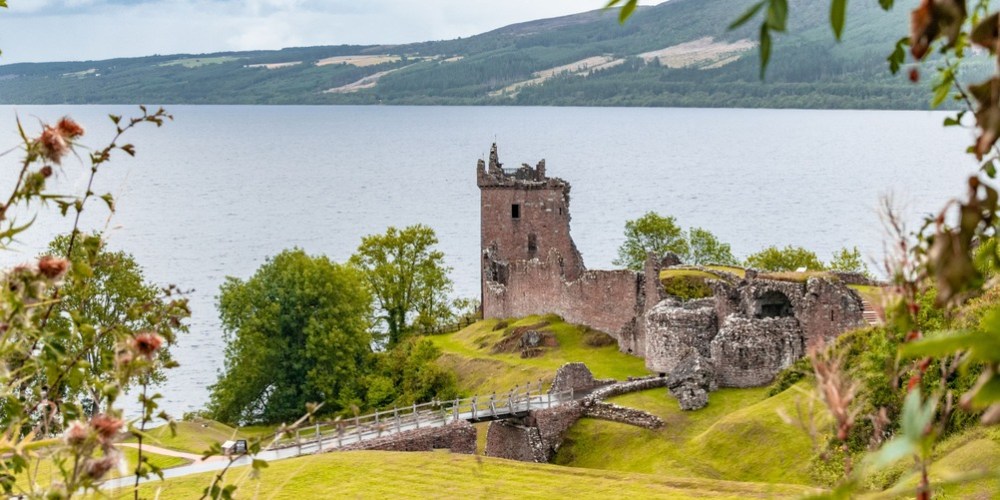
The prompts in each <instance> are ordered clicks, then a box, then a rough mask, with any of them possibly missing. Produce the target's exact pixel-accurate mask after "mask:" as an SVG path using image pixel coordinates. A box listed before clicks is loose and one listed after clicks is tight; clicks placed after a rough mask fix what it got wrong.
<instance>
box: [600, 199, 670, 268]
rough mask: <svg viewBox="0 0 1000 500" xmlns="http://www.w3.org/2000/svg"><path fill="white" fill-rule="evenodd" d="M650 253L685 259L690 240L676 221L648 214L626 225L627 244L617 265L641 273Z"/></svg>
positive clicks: (619, 253) (616, 260) (623, 245)
mask: <svg viewBox="0 0 1000 500" xmlns="http://www.w3.org/2000/svg"><path fill="white" fill-rule="evenodd" d="M649 252H653V253H656V254H657V255H662V254H665V253H667V252H673V253H675V254H677V255H678V256H680V257H682V258H683V257H684V256H686V255H687V254H688V242H687V239H686V238H685V236H684V231H683V230H682V229H681V228H680V227H679V226H678V225H677V220H676V219H674V218H673V217H663V216H662V215H659V214H657V213H655V212H647V213H646V214H645V215H643V216H642V217H639V218H638V219H635V220H630V221H627V222H625V242H624V243H622V245H621V246H620V247H619V248H618V258H617V259H615V260H614V264H615V265H616V266H624V267H626V268H628V269H632V270H635V271H638V270H640V269H642V266H643V264H644V263H645V262H646V255H647V254H648V253H649Z"/></svg>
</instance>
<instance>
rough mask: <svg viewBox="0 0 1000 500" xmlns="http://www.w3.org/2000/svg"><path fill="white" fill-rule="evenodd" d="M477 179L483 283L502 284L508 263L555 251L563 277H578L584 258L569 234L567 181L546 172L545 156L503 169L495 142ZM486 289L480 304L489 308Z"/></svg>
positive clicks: (477, 172) (570, 278) (546, 255)
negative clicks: (539, 159) (547, 174)
mask: <svg viewBox="0 0 1000 500" xmlns="http://www.w3.org/2000/svg"><path fill="white" fill-rule="evenodd" d="M476 181H477V184H478V185H479V191H480V195H481V205H480V210H481V212H480V213H481V219H480V233H481V242H480V243H481V250H482V256H481V257H482V259H483V262H482V264H483V265H482V271H483V275H482V280H481V281H482V284H483V287H484V290H483V291H484V292H485V287H486V285H487V282H488V281H493V282H497V283H505V282H506V281H507V280H506V275H505V273H506V272H507V269H508V268H507V264H508V263H510V262H517V261H530V260H532V259H539V260H541V261H545V260H546V259H548V258H549V254H550V253H551V252H555V253H556V254H558V259H559V266H560V267H561V270H562V275H563V277H564V278H565V279H566V280H568V281H572V280H576V279H577V278H579V277H580V275H581V274H582V273H583V271H584V266H583V258H582V257H581V256H580V252H579V251H577V249H576V245H575V244H574V243H573V238H572V237H570V234H569V221H570V215H569V191H570V185H569V183H568V182H566V181H564V180H562V179H558V178H552V179H550V178H548V177H546V176H545V160H542V161H540V162H538V166H536V167H531V166H529V165H527V164H524V165H522V166H521V167H519V168H503V164H501V163H500V160H499V158H498V156H497V145H496V144H493V147H492V148H491V149H490V161H489V165H488V166H487V164H486V162H484V161H483V160H479V164H478V165H477V167H476ZM487 300H488V299H487V294H486V293H484V294H483V301H484V302H483V306H484V308H488V304H486V301H487Z"/></svg>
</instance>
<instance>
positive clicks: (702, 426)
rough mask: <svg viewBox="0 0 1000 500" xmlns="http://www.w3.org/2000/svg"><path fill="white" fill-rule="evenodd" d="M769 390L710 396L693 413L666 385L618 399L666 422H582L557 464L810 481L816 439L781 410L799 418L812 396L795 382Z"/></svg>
mask: <svg viewBox="0 0 1000 500" xmlns="http://www.w3.org/2000/svg"><path fill="white" fill-rule="evenodd" d="M799 387H808V386H805V385H804V384H800V386H799ZM767 390H768V389H767V388H766V387H760V388H753V389H721V390H719V391H716V392H713V393H711V394H710V395H709V404H708V406H707V407H705V408H703V409H701V410H698V411H694V412H685V411H681V409H680V408H679V406H678V405H677V401H676V400H675V399H674V398H673V397H671V396H670V395H669V394H668V393H667V391H666V390H665V389H654V390H649V391H644V392H640V393H634V394H626V395H624V396H620V397H618V398H614V399H612V400H611V401H612V402H614V403H617V404H619V405H622V406H629V407H633V408H640V409H643V410H646V411H648V412H650V413H652V414H655V415H657V416H659V417H660V418H662V419H663V420H664V422H665V423H666V425H665V426H664V427H663V428H661V429H657V430H648V429H641V428H638V427H633V426H628V425H624V424H618V423H614V422H605V421H602V420H593V419H583V420H581V421H580V422H579V423H577V424H576V425H575V426H573V428H571V429H570V431H569V433H568V435H567V439H566V442H565V443H564V444H563V446H562V447H561V448H560V449H559V452H558V454H557V456H556V458H555V463H557V464H561V465H568V466H574V467H588V468H595V469H607V470H618V471H628V472H641V473H653V474H669V475H671V476H683V477H701V478H710V479H725V480H732V481H760V482H774V483H794V484H811V479H810V477H809V472H808V467H809V457H811V456H812V447H811V446H812V445H811V443H810V440H809V438H808V436H807V435H806V434H805V433H804V432H802V431H801V430H800V429H799V428H797V427H794V426H791V425H788V424H786V423H785V422H783V421H782V420H781V418H780V417H779V416H778V413H777V410H778V409H779V408H784V409H785V411H786V412H787V413H788V414H790V415H795V404H796V400H798V399H802V400H803V401H804V400H805V398H806V396H805V395H803V394H802V393H801V392H799V391H798V390H796V388H794V387H793V388H791V389H789V390H787V391H785V392H783V393H781V394H779V395H777V396H774V397H771V398H767V397H766V395H767Z"/></svg>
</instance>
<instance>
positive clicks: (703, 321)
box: [645, 299, 719, 374]
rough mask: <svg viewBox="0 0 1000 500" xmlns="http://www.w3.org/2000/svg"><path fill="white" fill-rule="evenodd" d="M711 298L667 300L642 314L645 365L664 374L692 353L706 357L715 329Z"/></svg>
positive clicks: (716, 328) (714, 315) (713, 303)
mask: <svg viewBox="0 0 1000 500" xmlns="http://www.w3.org/2000/svg"><path fill="white" fill-rule="evenodd" d="M715 303H716V301H715V300H713V299H702V300H692V301H688V302H682V301H680V300H677V299H667V300H664V301H663V302H660V303H659V304H657V305H656V306H655V307H653V308H652V309H650V310H649V312H647V313H646V321H645V323H646V336H647V339H648V340H647V345H646V368H648V369H649V370H650V371H654V372H658V373H663V374H667V373H670V372H671V371H673V369H674V368H675V367H676V366H677V364H678V363H680V361H681V360H682V359H684V358H686V357H688V356H690V355H691V354H692V353H694V354H698V355H701V356H702V357H705V358H708V357H710V356H711V352H710V349H709V344H710V343H711V342H712V339H714V338H715V335H716V333H717V332H718V330H719V326H718V316H717V315H716V310H715Z"/></svg>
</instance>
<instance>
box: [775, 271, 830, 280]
mask: <svg viewBox="0 0 1000 500" xmlns="http://www.w3.org/2000/svg"><path fill="white" fill-rule="evenodd" d="M831 276H833V275H832V274H830V273H828V272H826V271H806V272H802V273H799V272H795V271H781V272H771V273H760V274H759V275H757V277H758V278H761V279H767V280H775V281H791V282H792V283H805V282H806V281H808V280H809V278H814V277H815V278H828V277H831Z"/></svg>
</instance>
